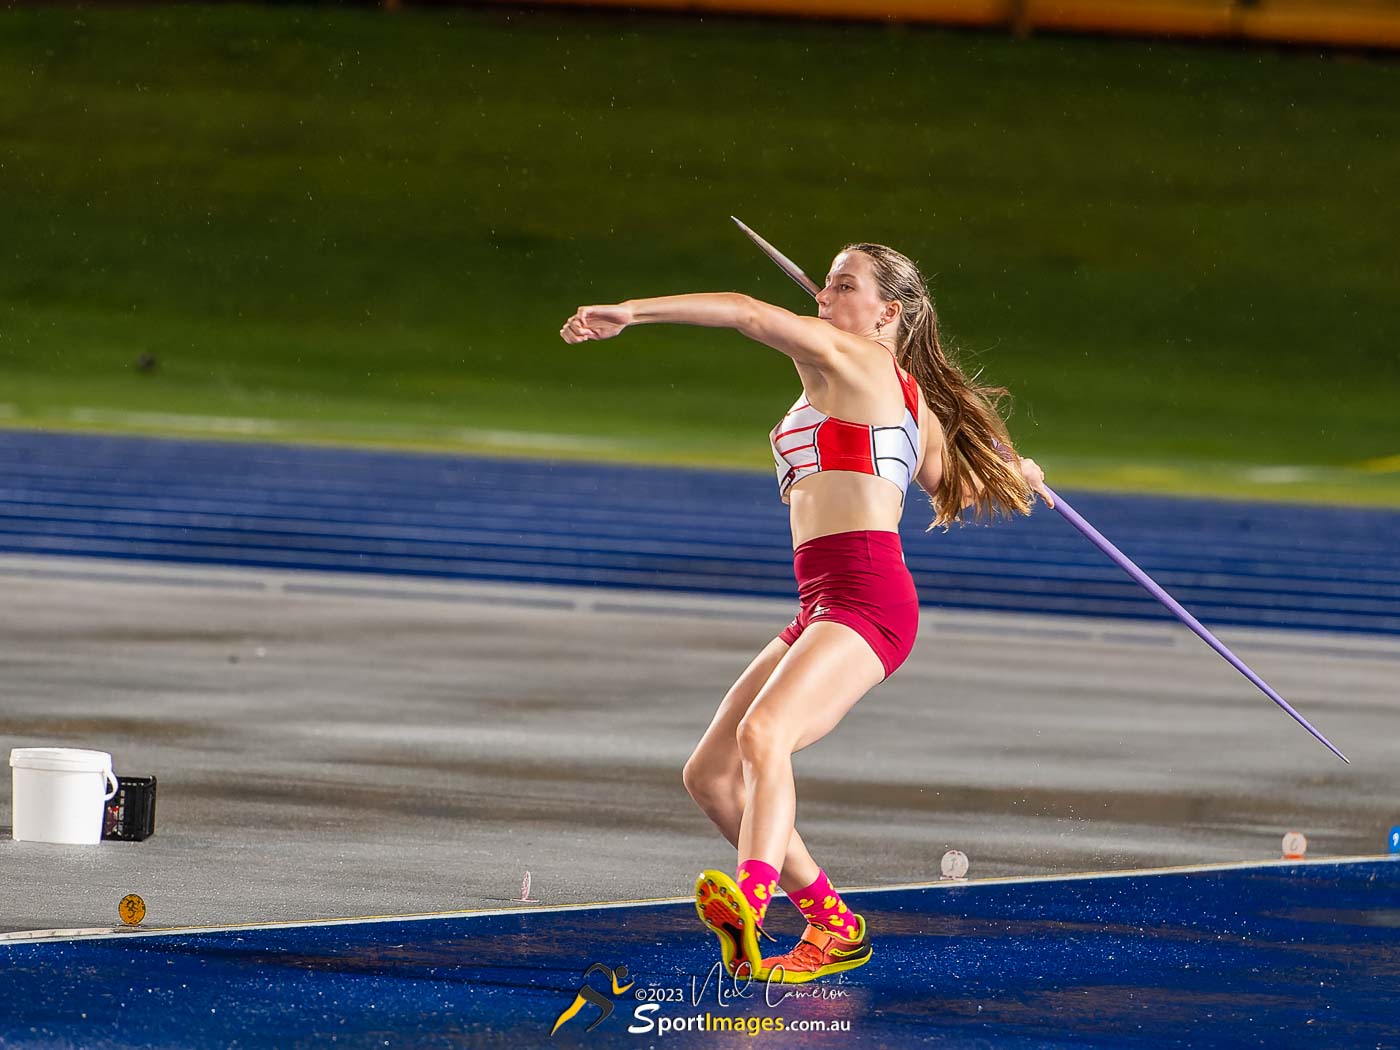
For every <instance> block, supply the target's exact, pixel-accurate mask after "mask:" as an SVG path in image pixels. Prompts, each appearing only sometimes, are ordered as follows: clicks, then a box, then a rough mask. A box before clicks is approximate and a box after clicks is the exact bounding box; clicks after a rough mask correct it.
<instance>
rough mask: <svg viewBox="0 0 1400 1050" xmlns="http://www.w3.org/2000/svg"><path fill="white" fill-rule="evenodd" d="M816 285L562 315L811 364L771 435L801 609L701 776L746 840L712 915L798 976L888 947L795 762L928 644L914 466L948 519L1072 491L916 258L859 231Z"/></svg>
mask: <svg viewBox="0 0 1400 1050" xmlns="http://www.w3.org/2000/svg"><path fill="white" fill-rule="evenodd" d="M816 298H817V307H818V313H817V316H816V317H803V316H799V315H797V314H794V313H791V312H789V311H787V310H784V309H782V308H781V307H777V306H771V305H769V304H768V303H764V302H759V301H757V300H755V299H752V298H750V297H749V296H746V295H739V294H730V293H715V294H697V295H674V296H665V297H661V298H655V299H633V300H629V301H628V302H625V303H619V304H616V305H612V306H585V307H581V308H580V309H579V310H578V311H577V312H576V313H575V314H574V315H573V316H572V317H571V318H569V320H568V321H567V322H565V324H564V327H563V328H561V329H560V335H562V336H563V338H564V341H565V342H567V343H582V342H586V341H588V340H592V339H611V338H612V337H613V336H616V335H617V334H619V333H620V332H621V331H622V330H623V329H624V328H627V327H629V326H631V325H637V324H665V323H669V324H689V325H703V326H706V327H710V328H733V329H736V330H737V331H739V332H741V333H743V334H744V335H746V336H748V337H749V338H750V339H753V340H755V341H756V342H760V343H763V344H765V345H767V346H770V347H772V348H773V349H775V350H778V351H780V352H782V353H784V354H786V355H787V356H788V357H790V358H791V359H792V362H793V364H794V365H795V366H796V368H797V374H798V376H799V377H801V380H802V396H801V397H800V398H798V399H797V402H796V403H795V404H794V405H793V406H792V408H791V409H790V410H789V411H788V413H787V415H786V416H784V417H783V419H782V421H781V422H780V423H779V424H778V425H777V426H776V427H774V428H773V431H772V434H771V435H770V437H771V440H772V446H773V455H774V459H775V460H776V462H777V470H778V489H779V493H780V494H781V496H782V499H783V502H784V503H787V504H789V506H790V507H791V524H792V542H793V547H794V549H795V553H794V557H793V564H794V573H795V575H796V577H797V584H798V591H799V609H800V611H799V612H798V614H797V618H796V619H794V620H793V621H792V623H790V624H789V625H788V626H787V628H786V629H785V630H784V631H783V632H782V633H781V634H780V635H779V636H778V637H776V638H774V639H773V641H771V642H769V643H768V645H767V646H766V647H765V648H764V649H763V651H762V652H760V653H759V654H758V655H757V656H756V657H755V658H754V660H753V662H752V663H751V664H749V666H748V669H747V670H745V671H744V673H743V674H741V675H740V676H739V680H738V681H736V682H735V683H734V685H733V687H732V688H730V690H729V692H728V694H727V695H726V696H725V698H724V700H723V702H722V703H721V704H720V705H719V710H718V711H717V712H716V714H715V717H714V720H713V721H712V722H711V723H710V727H709V729H708V730H706V732H705V735H704V737H703V738H702V739H701V740H700V743H699V744H698V745H697V746H696V748H695V752H694V754H692V755H691V756H690V759H689V761H688V762H686V765H685V774H684V779H685V786H686V789H687V790H688V791H689V792H690V795H691V797H692V798H694V799H695V801H696V803H698V804H699V806H700V808H701V809H702V810H704V812H705V813H706V815H707V816H708V817H709V818H710V820H712V821H713V822H714V823H715V825H716V826H717V827H718V828H719V830H720V831H721V832H722V833H723V834H724V836H725V838H727V839H728V840H729V841H730V842H731V843H732V844H734V845H735V846H736V847H737V848H738V860H739V863H738V870H737V875H736V877H735V878H733V879H731V878H730V877H729V876H728V875H727V874H725V873H724V872H721V871H714V870H710V871H705V872H703V873H702V874H701V875H700V877H699V879H698V881H697V883H696V898H695V899H696V909H697V911H698V912H699V915H700V918H701V920H702V921H703V922H704V923H705V925H706V926H708V927H709V928H710V929H711V930H712V931H713V932H714V933H715V935H716V936H717V937H718V939H719V944H720V951H721V954H722V956H723V959H724V963H725V966H726V967H727V968H728V970H729V971H730V972H731V973H733V974H735V975H736V976H743V975H745V974H746V973H747V974H752V975H753V976H755V977H757V978H759V979H767V980H774V981H783V982H786V983H800V982H803V981H810V980H813V979H815V978H817V977H822V976H825V975H827V974H831V973H837V972H840V971H842V970H849V969H853V968H855V967H857V966H861V965H863V964H864V963H865V962H867V961H868V960H869V959H870V956H871V946H870V931H869V930H868V929H867V927H866V923H865V920H864V918H862V917H861V916H860V915H857V914H856V913H854V912H852V911H851V910H850V909H849V907H848V906H847V904H846V902H845V901H843V900H842V899H841V895H840V894H839V893H837V891H836V890H835V889H834V888H833V887H832V885H831V882H830V881H829V880H828V878H827V876H826V873H825V872H823V871H822V870H821V868H820V867H818V865H817V863H816V861H814V860H813V859H812V856H811V854H810V853H808V852H807V847H806V846H805V845H804V843H803V841H802V838H801V837H800V836H799V835H798V834H797V832H796V830H794V827H793V823H794V820H795V818H796V813H797V796H796V790H795V787H794V783H793V773H792V756H793V754H794V753H796V752H797V751H800V750H801V749H802V748H804V747H807V746H808V745H810V744H814V743H816V742H817V741H818V740H820V739H821V738H822V737H824V736H826V734H827V733H829V732H831V730H832V729H834V728H835V727H836V725H837V723H839V722H840V721H841V719H842V718H843V717H844V716H845V714H846V712H847V711H849V710H850V709H851V708H852V707H853V706H855V703H856V701H858V700H859V699H860V698H861V697H862V696H864V695H865V694H866V692H868V691H869V690H870V688H871V687H872V686H874V685H876V684H878V683H879V682H881V681H883V680H884V679H885V678H887V677H889V675H891V674H893V673H894V670H895V668H897V667H899V665H900V664H901V663H903V662H904V659H905V657H907V656H908V655H909V651H910V649H911V648H912V647H913V644H914V635H915V632H916V630H917V628H918V620H919V604H918V598H917V596H916V594H915V592H914V581H913V579H912V578H911V577H910V575H909V570H908V569H907V568H906V567H905V565H904V556H903V553H902V551H901V548H900V542H899V532H898V529H899V521H900V517H901V514H902V512H903V510H904V494H905V490H906V489H907V488H908V486H909V482H910V480H911V479H917V480H918V482H919V484H920V486H921V487H922V488H923V489H924V491H925V492H927V493H928V494H929V496H930V499H931V501H932V505H933V510H934V524H936V525H943V526H947V525H948V524H950V523H951V522H952V521H954V520H956V519H958V518H959V516H960V515H961V514H962V513H963V512H964V511H966V510H967V509H968V508H972V509H973V513H974V515H976V516H979V517H980V516H988V517H995V516H996V515H997V514H1005V515H1011V514H1016V513H1019V514H1028V513H1030V507H1031V501H1032V499H1033V498H1034V497H1033V492H1038V493H1040V495H1041V496H1042V497H1043V498H1044V499H1045V500H1046V502H1047V504H1050V505H1053V504H1051V503H1050V494H1049V493H1048V491H1047V490H1046V489H1045V477H1044V474H1043V473H1042V472H1041V470H1040V468H1039V467H1037V466H1036V464H1035V462H1034V461H1033V460H1030V459H1021V458H1020V457H1019V456H1017V455H1016V453H1015V451H1014V449H1013V447H1012V445H1011V440H1010V438H1009V437H1008V435H1007V432H1006V426H1005V424H1004V423H1003V421H1002V419H1001V416H1000V414H999V412H998V406H999V404H1000V402H1001V399H1002V398H1003V397H1005V396H1006V391H1005V390H1004V389H1001V388H997V387H984V386H980V385H978V384H977V383H976V381H975V379H973V380H969V379H968V378H967V377H966V376H964V375H963V373H962V372H961V371H960V370H959V368H958V367H957V365H956V364H954V363H953V362H952V361H951V360H949V358H948V357H947V356H945V354H944V352H943V349H942V347H941V346H940V344H939V338H938V320H937V317H936V315H935V313H934V307H933V303H932V301H931V300H930V298H929V294H928V289H927V287H926V286H925V284H924V280H923V278H922V276H920V274H919V271H918V268H917V267H916V266H915V265H914V264H913V262H911V261H910V260H909V259H908V258H906V257H905V256H904V255H901V254H900V253H899V252H896V251H894V250H893V249H890V248H886V247H884V246H882V245H878V244H853V245H850V246H848V247H847V248H845V249H843V250H842V251H841V253H840V254H838V255H837V256H836V258H835V260H833V262H832V266H831V272H830V274H828V276H827V279H826V286H825V287H824V288H822V290H821V291H820V292H819V293H818V295H817V297H816ZM779 885H781V886H782V888H783V890H784V892H785V893H786V894H787V896H788V898H789V899H790V900H791V901H792V902H793V903H794V904H795V905H796V906H797V907H798V909H800V910H801V912H802V914H803V916H804V917H805V918H806V920H807V928H806V931H805V932H804V933H803V935H802V939H801V940H800V941H799V942H798V944H797V946H796V947H795V948H794V949H793V950H792V951H790V952H788V953H786V954H784V955H778V956H774V957H770V958H763V957H762V955H761V953H760V951H759V945H758V937H759V935H760V934H761V933H762V927H763V920H764V915H765V913H766V911H767V908H768V903H769V901H770V900H771V899H772V897H773V893H774V890H775V887H776V886H779ZM763 936H768V935H767V934H763ZM769 939H770V940H771V939H772V938H771V937H770V938H769Z"/></svg>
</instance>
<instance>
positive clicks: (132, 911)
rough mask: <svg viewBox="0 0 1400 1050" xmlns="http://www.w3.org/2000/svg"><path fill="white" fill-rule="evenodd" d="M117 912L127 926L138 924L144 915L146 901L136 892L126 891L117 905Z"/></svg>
mask: <svg viewBox="0 0 1400 1050" xmlns="http://www.w3.org/2000/svg"><path fill="white" fill-rule="evenodd" d="M117 914H118V915H120V916H121V917H122V922H124V923H126V924H127V925H128V926H140V925H141V920H142V919H144V918H145V917H146V902H145V901H143V900H142V899H141V897H140V896H139V895H138V894H135V893H128V894H127V895H126V896H125V897H123V898H122V899H121V903H120V904H118V905H117Z"/></svg>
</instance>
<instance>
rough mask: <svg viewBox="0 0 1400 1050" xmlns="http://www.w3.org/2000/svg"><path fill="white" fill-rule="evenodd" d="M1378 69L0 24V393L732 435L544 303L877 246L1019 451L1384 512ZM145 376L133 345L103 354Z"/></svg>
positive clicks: (1391, 159)
mask: <svg viewBox="0 0 1400 1050" xmlns="http://www.w3.org/2000/svg"><path fill="white" fill-rule="evenodd" d="M1397 141H1400V63H1397V62H1396V60H1394V59H1393V58H1392V59H1379V58H1378V59H1370V58H1356V57H1344V56H1324V55H1317V54H1312V53H1307V52H1301V51H1294V52H1283V51H1271V50H1233V49H1227V48H1217V47H1204V46H1193V45H1184V44H1168V43H1161V42H1157V43H1146V42H1124V41H1106V40H1087V39H1085V40H1081V39H1073V38H1054V39H1049V38H1046V39H1030V40H1014V39H1011V38H1007V37H1002V36H995V35H979V34H969V33H959V32H952V31H940V30H936V29H925V28H920V29H914V28H897V27H896V28H887V27H882V26H852V25H845V26H842V25H823V24H796V25H794V24H789V23H781V22H764V21H758V20H717V19H704V20H700V19H682V18H640V17H629V16H626V15H622V14H609V15H603V14H583V13H562V12H547V13H538V12H537V13H521V12H510V11H505V10H487V11H464V10H450V9H441V8H438V9H432V10H413V9H410V10H408V11H403V12H398V13H396V14H386V13H383V12H380V11H377V10H374V9H359V10H338V9H335V8H317V7H309V8H286V7H269V8H262V7H236V6H219V7H209V8H200V7H184V6H180V7H154V8H140V7H135V8H126V9H116V10H113V9H101V10H93V9H86V8H62V7H49V8H42V9H9V10H7V11H6V12H5V13H4V15H3V18H0V200H3V205H0V208H3V211H0V214H2V215H3V217H4V229H3V238H0V384H2V388H0V423H3V424H6V425H12V426H54V427H77V428H85V427H96V428H103V429H124V430H143V431H150V432H162V433H175V432H188V433H211V434H224V435H230V436H243V437H275V438H288V439H296V440H312V441H344V442H366V443H379V444H395V445H405V446H415V447H425V448H456V449H469V450H480V449H492V450H497V451H517V452H528V453H545V454H560V455H584V456H591V457H605V458H624V459H652V460H669V461H681V462H694V463H715V464H724V465H731V466H732V465H746V466H753V467H755V468H763V467H765V466H766V465H767V464H768V463H769V462H770V461H769V459H768V452H767V448H766V444H765V440H766V431H767V429H768V427H769V426H770V425H771V424H772V422H773V421H774V420H775V419H776V418H777V416H778V415H779V414H781V412H782V411H783V409H784V408H786V406H787V404H788V403H789V402H790V400H791V398H792V396H793V395H794V393H795V389H796V380H795V376H794V374H793V372H792V370H791V367H790V366H789V365H788V363H787V362H786V360H785V359H783V358H781V357H780V356H779V355H777V354H775V353H773V352H772V351H768V350H765V349H763V348H761V347H757V346H754V345H751V344H747V343H746V342H744V341H743V340H742V339H741V338H739V337H738V336H735V335H733V334H731V333H722V332H711V331H699V330H683V329H670V328H647V329H641V330H638V331H635V332H629V333H626V334H625V335H624V336H623V337H622V338H621V339H619V340H617V341H614V342H612V343H605V344H601V345H597V344H595V345H591V346H588V347H586V348H582V349H572V348H567V347H565V345H564V344H563V343H562V342H561V341H560V340H559V339H558V336H557V331H558V328H559V325H560V323H561V322H562V321H563V319H564V318H565V317H566V316H567V315H568V314H569V313H570V312H571V311H572V310H573V308H574V307H575V306H577V305H578V304H581V303H587V302H606V301H614V300H618V299H622V298H627V297H635V296H643V295H649V294H667V293H673V292H680V291H690V290H716V289H737V290H741V291H746V292H750V293H752V294H755V295H758V296H761V297H764V298H767V299H770V300H771V301H774V302H778V303H781V304H784V305H787V306H790V307H792V308H794V309H809V308H810V304H809V303H808V302H806V301H805V297H804V296H803V295H802V294H801V293H800V292H799V291H798V290H797V289H796V288H795V287H794V286H793V285H791V283H790V282H788V281H787V280H786V278H784V277H782V275H781V274H779V273H778V272H777V271H776V270H774V269H773V268H772V267H771V264H769V263H768V262H767V260H765V259H764V258H763V257H762V256H761V255H759V254H758V253H757V252H756V251H755V250H754V249H753V248H752V247H751V246H750V245H749V244H748V243H747V241H745V240H744V239H743V237H742V236H741V235H740V234H739V233H738V232H737V231H736V230H735V229H734V228H733V226H732V225H731V224H730V223H729V220H728V216H729V214H730V213H734V214H737V215H739V216H740V217H741V218H743V219H745V220H746V221H747V222H749V223H750V224H751V225H753V226H754V227H755V228H756V229H758V230H759V231H760V232H762V233H764V234H765V235H766V236H768V237H769V238H770V239H771V240H773V241H775V242H776V243H778V244H779V246H781V247H782V248H783V249H784V250H785V251H787V252H788V253H789V254H790V255H792V256H793V257H794V258H796V259H797V260H799V261H800V262H801V263H802V264H803V265H804V266H805V267H806V268H807V269H808V271H809V272H812V273H817V274H820V273H823V272H824V271H825V267H826V265H827V263H828V261H829V259H830V256H831V254H832V253H833V252H834V250H835V249H837V248H839V247H840V245H841V244H843V243H844V242H846V241H849V240H855V239H870V240H879V241H883V242H885V243H889V244H893V245H894V246H896V247H898V248H900V249H902V250H904V251H906V252H908V253H909V254H910V255H912V256H913V257H915V258H916V259H918V260H919V261H920V262H921V264H922V265H923V267H924V268H925V271H926V272H927V273H928V274H929V275H930V276H931V284H932V286H933V289H934V292H935V296H936V299H937V301H938V304H939V310H940V315H941V318H942V322H943V325H944V330H945V333H946V334H947V336H948V337H949V338H950V339H951V341H952V342H953V344H954V345H955V346H957V347H959V348H960V349H961V352H962V354H963V356H964V359H965V361H966V362H968V363H970V364H972V365H973V366H974V367H980V368H983V369H985V372H984V376H985V377H987V378H990V379H992V380H994V381H996V382H1000V383H1003V384H1005V385H1007V386H1009V387H1010V388H1011V389H1012V390H1013V391H1014V393H1015V395H1016V402H1015V409H1014V413H1013V416H1012V421H1011V425H1012V433H1013V435H1014V436H1015V437H1016V438H1017V440H1018V442H1019V444H1020V445H1021V446H1022V448H1023V449H1024V450H1025V451H1027V452H1029V453H1030V454H1033V455H1035V456H1036V458H1037V459H1038V460H1040V461H1041V462H1042V463H1044V464H1045V465H1046V467H1047V470H1048V472H1049V474H1050V479H1051V482H1052V483H1053V484H1058V485H1061V486H1065V487H1071V486H1073V485H1103V486H1110V487H1117V488H1126V489H1142V490H1152V491H1181V492H1204V493H1219V494H1233V495H1242V496H1265V497H1283V498H1294V499H1324V500H1343V501H1354V502H1371V503H1377V504H1384V505H1400V412H1397V406H1400V353H1398V352H1397V346H1400V310H1397V291H1400V247H1397V238H1396V231H1397V230H1400V203H1398V202H1397V195H1396V194H1395V190H1394V188H1395V186H1397V185H1400V150H1397V149H1396V142H1397ZM146 353H149V354H154V355H155V356H156V358H157V360H158V362H159V365H158V367H157V368H156V369H155V370H154V371H152V372H149V373H143V372H140V371H138V370H137V369H136V367H135V362H136V360H137V358H138V357H139V356H140V355H141V354H146Z"/></svg>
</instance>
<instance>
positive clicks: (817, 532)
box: [788, 470, 904, 550]
mask: <svg viewBox="0 0 1400 1050" xmlns="http://www.w3.org/2000/svg"><path fill="white" fill-rule="evenodd" d="M788 499H789V502H790V508H789V509H790V511H791V514H790V522H791V525H792V546H793V549H794V550H795V549H797V548H798V547H800V546H802V544H804V543H806V542H807V541H808V540H814V539H816V538H817V537H819V536H831V535H833V534H835V533H838V532H864V531H868V532H898V531H899V519H900V516H901V514H902V512H903V510H904V499H903V493H901V492H900V491H899V489H898V488H896V487H895V486H894V485H891V484H890V483H889V482H888V481H887V480H885V479H884V478H881V477H876V476H875V475H873V474H858V473H856V472H855V471H852V470H824V471H822V472H821V473H820V474H813V475H812V476H810V477H807V478H803V479H802V480H801V481H799V482H798V483H797V484H795V485H793V487H792V490H791V491H790V492H789V493H788Z"/></svg>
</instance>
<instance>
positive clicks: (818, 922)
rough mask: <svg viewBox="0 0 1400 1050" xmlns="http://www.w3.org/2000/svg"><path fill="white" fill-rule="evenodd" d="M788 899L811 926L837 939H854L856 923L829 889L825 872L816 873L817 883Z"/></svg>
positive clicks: (839, 897)
mask: <svg viewBox="0 0 1400 1050" xmlns="http://www.w3.org/2000/svg"><path fill="white" fill-rule="evenodd" d="M788 899H789V900H791V901H792V903H793V904H795V905H797V907H798V910H799V911H801V912H802V914H803V915H804V916H806V918H807V921H808V922H810V923H811V924H812V925H813V926H820V927H822V928H823V929H826V930H830V931H831V932H832V933H834V934H836V936H838V937H852V939H853V937H854V935H855V934H856V932H857V927H858V925H859V924H858V923H857V922H856V920H855V918H854V917H853V916H852V914H851V910H850V909H849V908H847V907H846V902H845V901H843V900H842V899H841V895H840V894H839V893H837V892H836V891H835V890H834V889H832V888H831V880H830V879H828V878H827V877H826V872H824V871H818V872H817V881H816V882H814V883H812V885H810V886H807V887H805V888H803V889H800V890H798V891H797V892H796V893H789V894H788Z"/></svg>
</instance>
